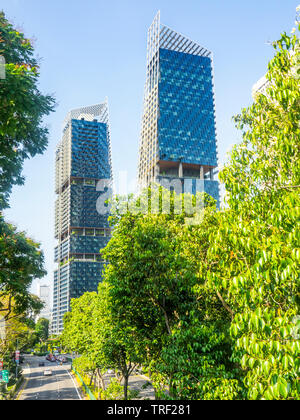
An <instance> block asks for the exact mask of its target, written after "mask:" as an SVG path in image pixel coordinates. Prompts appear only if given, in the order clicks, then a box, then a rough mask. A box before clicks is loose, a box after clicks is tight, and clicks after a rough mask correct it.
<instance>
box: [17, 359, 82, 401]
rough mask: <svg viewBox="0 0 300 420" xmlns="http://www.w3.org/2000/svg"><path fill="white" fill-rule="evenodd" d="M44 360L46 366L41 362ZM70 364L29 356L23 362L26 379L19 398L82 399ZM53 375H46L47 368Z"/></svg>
mask: <svg viewBox="0 0 300 420" xmlns="http://www.w3.org/2000/svg"><path fill="white" fill-rule="evenodd" d="M40 362H44V363H45V366H44V367H39V363H40ZM70 367H71V366H70V365H69V364H64V365H63V366H60V365H59V364H57V363H51V362H48V361H46V360H45V357H36V356H27V357H26V358H25V361H24V364H23V370H24V376H25V379H26V382H25V386H24V389H23V391H22V392H21V394H20V397H19V400H21V401H22V400H23V401H24V400H34V401H37V400H80V399H81V397H80V394H79V392H78V389H77V386H76V384H75V382H74V380H73V379H72V376H71V375H70V373H69V370H70ZM48 369H50V370H52V372H53V375H52V376H44V371H45V370H48Z"/></svg>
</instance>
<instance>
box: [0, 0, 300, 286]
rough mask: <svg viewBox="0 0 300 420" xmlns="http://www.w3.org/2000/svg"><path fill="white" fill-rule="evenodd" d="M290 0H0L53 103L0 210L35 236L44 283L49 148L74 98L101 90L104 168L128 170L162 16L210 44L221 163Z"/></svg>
mask: <svg viewBox="0 0 300 420" xmlns="http://www.w3.org/2000/svg"><path fill="white" fill-rule="evenodd" d="M299 3H300V1H299V0H249V1H243V0H226V1H225V0H149V1H146V0H109V1H108V0H105V1H104V0H85V1H83V0H63V1H62V0H51V1H50V0H43V1H41V0H1V2H0V9H3V10H4V12H5V13H6V15H7V17H8V18H9V20H11V21H12V22H13V23H14V24H15V26H17V27H18V28H20V29H21V30H22V31H23V32H24V33H25V34H26V36H28V37H30V38H32V39H34V45H35V48H36V52H37V54H38V55H39V56H40V57H41V59H42V61H41V78H40V88H41V90H42V91H43V92H44V93H53V94H54V95H55V97H56V99H57V102H58V107H57V110H56V112H55V114H52V115H51V116H50V117H49V118H47V120H46V123H47V124H48V125H49V129H50V137H49V147H48V150H47V152H46V153H45V154H44V155H43V156H39V157H36V158H34V159H32V160H30V161H28V162H27V163H26V165H25V167H24V175H25V176H26V184H25V186H22V187H15V188H14V190H13V194H12V196H11V209H9V210H8V211H6V212H5V213H6V218H7V219H8V220H9V221H12V222H14V223H15V224H16V225H17V226H18V228H19V229H21V230H26V231H27V232H28V234H29V235H30V236H32V237H33V238H34V239H36V240H38V241H40V242H41V243H42V247H43V250H44V252H45V256H46V268H47V270H48V276H47V278H45V282H48V283H49V284H51V282H52V272H53V268H54V264H53V263H52V260H53V248H54V244H55V242H54V239H53V231H54V228H53V225H54V200H55V195H54V192H53V190H54V150H55V147H56V145H57V143H58V142H59V140H60V137H61V124H62V121H63V119H64V117H65V115H66V113H67V112H68V111H69V110H70V109H73V108H77V107H81V106H86V105H92V104H95V103H98V102H102V101H103V100H104V99H105V97H106V96H108V98H109V103H110V113H111V131H112V152H113V169H114V173H115V177H117V175H118V173H119V171H126V170H127V171H128V173H129V178H133V177H135V176H136V168H137V157H138V145H139V131H140V122H141V113H142V104H143V88H144V82H145V74H146V38H147V29H148V27H149V25H150V24H151V22H152V20H153V18H154V16H155V14H156V13H157V11H158V10H161V20H162V23H163V24H165V25H167V26H169V27H171V28H172V29H174V30H176V31H178V32H180V33H182V34H184V35H186V36H188V37H189V38H191V39H193V40H194V41H196V42H198V43H199V44H201V45H203V46H205V47H206V48H208V49H210V50H211V51H213V53H214V65H215V90H216V107H217V110H216V111H217V128H218V148H219V158H220V163H223V162H224V160H225V155H226V151H227V150H228V148H229V147H230V145H232V144H233V143H235V142H237V141H238V139H239V133H238V132H237V131H236V130H235V128H234V125H233V123H232V121H231V117H232V115H234V114H236V113H238V112H239V111H240V109H241V108H242V107H244V106H247V105H248V104H250V102H251V89H252V85H253V84H254V83H255V82H256V81H257V80H258V79H259V78H260V77H261V76H262V75H263V74H264V73H265V72H266V69H267V63H268V61H269V59H270V58H271V57H272V56H273V49H272V47H270V46H269V45H268V42H269V41H273V40H275V39H278V37H279V35H280V33H281V32H283V31H286V32H290V30H291V29H292V27H293V25H294V18H295V15H296V13H295V9H296V7H297V5H298V4H299Z"/></svg>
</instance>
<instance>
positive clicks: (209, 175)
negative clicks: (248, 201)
mask: <svg viewBox="0 0 300 420" xmlns="http://www.w3.org/2000/svg"><path fill="white" fill-rule="evenodd" d="M217 166H218V158H217V139H216V124H215V104H214V85H213V62H212V54H211V52H210V51H208V50H207V49H206V48H203V47H201V46H200V45H198V44H197V43H195V42H193V41H191V40H190V39H188V38H186V37H184V36H182V35H181V34H179V33H177V32H174V31H173V30H172V29H170V28H168V27H167V26H164V25H161V23H160V13H158V15H157V16H156V18H155V19H154V22H153V24H152V25H151V27H150V29H149V32H148V56H147V80H146V85H145V96H144V112H143V121H142V133H141V143H140V157H139V168H138V178H139V184H140V186H141V187H143V186H147V185H149V184H150V183H151V182H159V183H161V184H163V185H165V186H167V185H168V184H171V183H172V181H173V180H177V181H180V185H181V188H182V191H179V192H190V193H192V194H195V193H196V192H197V191H206V192H207V193H209V194H210V195H211V196H212V197H214V198H215V199H216V200H217V202H218V204H219V184H218V181H216V180H214V175H215V170H216V168H217Z"/></svg>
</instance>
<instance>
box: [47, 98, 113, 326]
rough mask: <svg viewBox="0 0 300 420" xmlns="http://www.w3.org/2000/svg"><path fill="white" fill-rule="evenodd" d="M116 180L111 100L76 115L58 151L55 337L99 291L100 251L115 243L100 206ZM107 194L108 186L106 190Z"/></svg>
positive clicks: (67, 124) (71, 115) (72, 115)
mask: <svg viewBox="0 0 300 420" xmlns="http://www.w3.org/2000/svg"><path fill="white" fill-rule="evenodd" d="M111 178H112V165H111V146H110V126H109V115H108V104H107V102H105V103H102V104H99V105H95V106H90V107H86V108H80V109H76V110H73V111H71V112H70V113H69V114H68V115H67V117H66V119H65V122H64V127H63V137H62V140H61V142H60V143H59V145H58V147H57V151H56V194H57V200H56V205H55V238H56V239H57V241H58V245H57V247H56V248H55V262H56V263H57V265H58V266H57V269H56V270H55V272H54V289H53V314H52V326H51V333H52V334H58V333H60V332H61V331H62V329H63V316H64V314H65V313H66V312H67V311H69V310H70V300H71V299H72V298H78V297H80V296H81V295H82V294H84V293H85V292H87V291H96V290H97V286H98V284H99V282H100V281H101V276H102V271H103V268H104V265H105V261H103V260H102V258H101V255H100V253H99V251H100V249H102V248H104V247H105V246H106V244H107V243H108V241H109V239H110V229H109V224H108V214H104V213H102V214H99V212H98V211H97V208H96V204H97V201H98V200H99V197H100V198H101V196H102V198H103V195H105V193H106V190H105V191H97V190H98V188H97V185H98V183H99V181H100V180H107V182H108V184H109V182H110V181H109V180H111ZM101 190H102V188H101Z"/></svg>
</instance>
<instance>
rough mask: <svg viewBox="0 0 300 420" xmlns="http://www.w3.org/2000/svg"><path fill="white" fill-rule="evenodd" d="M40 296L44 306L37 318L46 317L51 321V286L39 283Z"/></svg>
mask: <svg viewBox="0 0 300 420" xmlns="http://www.w3.org/2000/svg"><path fill="white" fill-rule="evenodd" d="M37 295H38V297H39V298H40V299H41V301H42V302H43V303H44V308H43V309H42V311H41V313H40V314H39V315H38V317H37V319H40V318H46V319H48V320H49V321H50V320H51V310H50V286H47V285H41V284H38V291H37Z"/></svg>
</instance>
